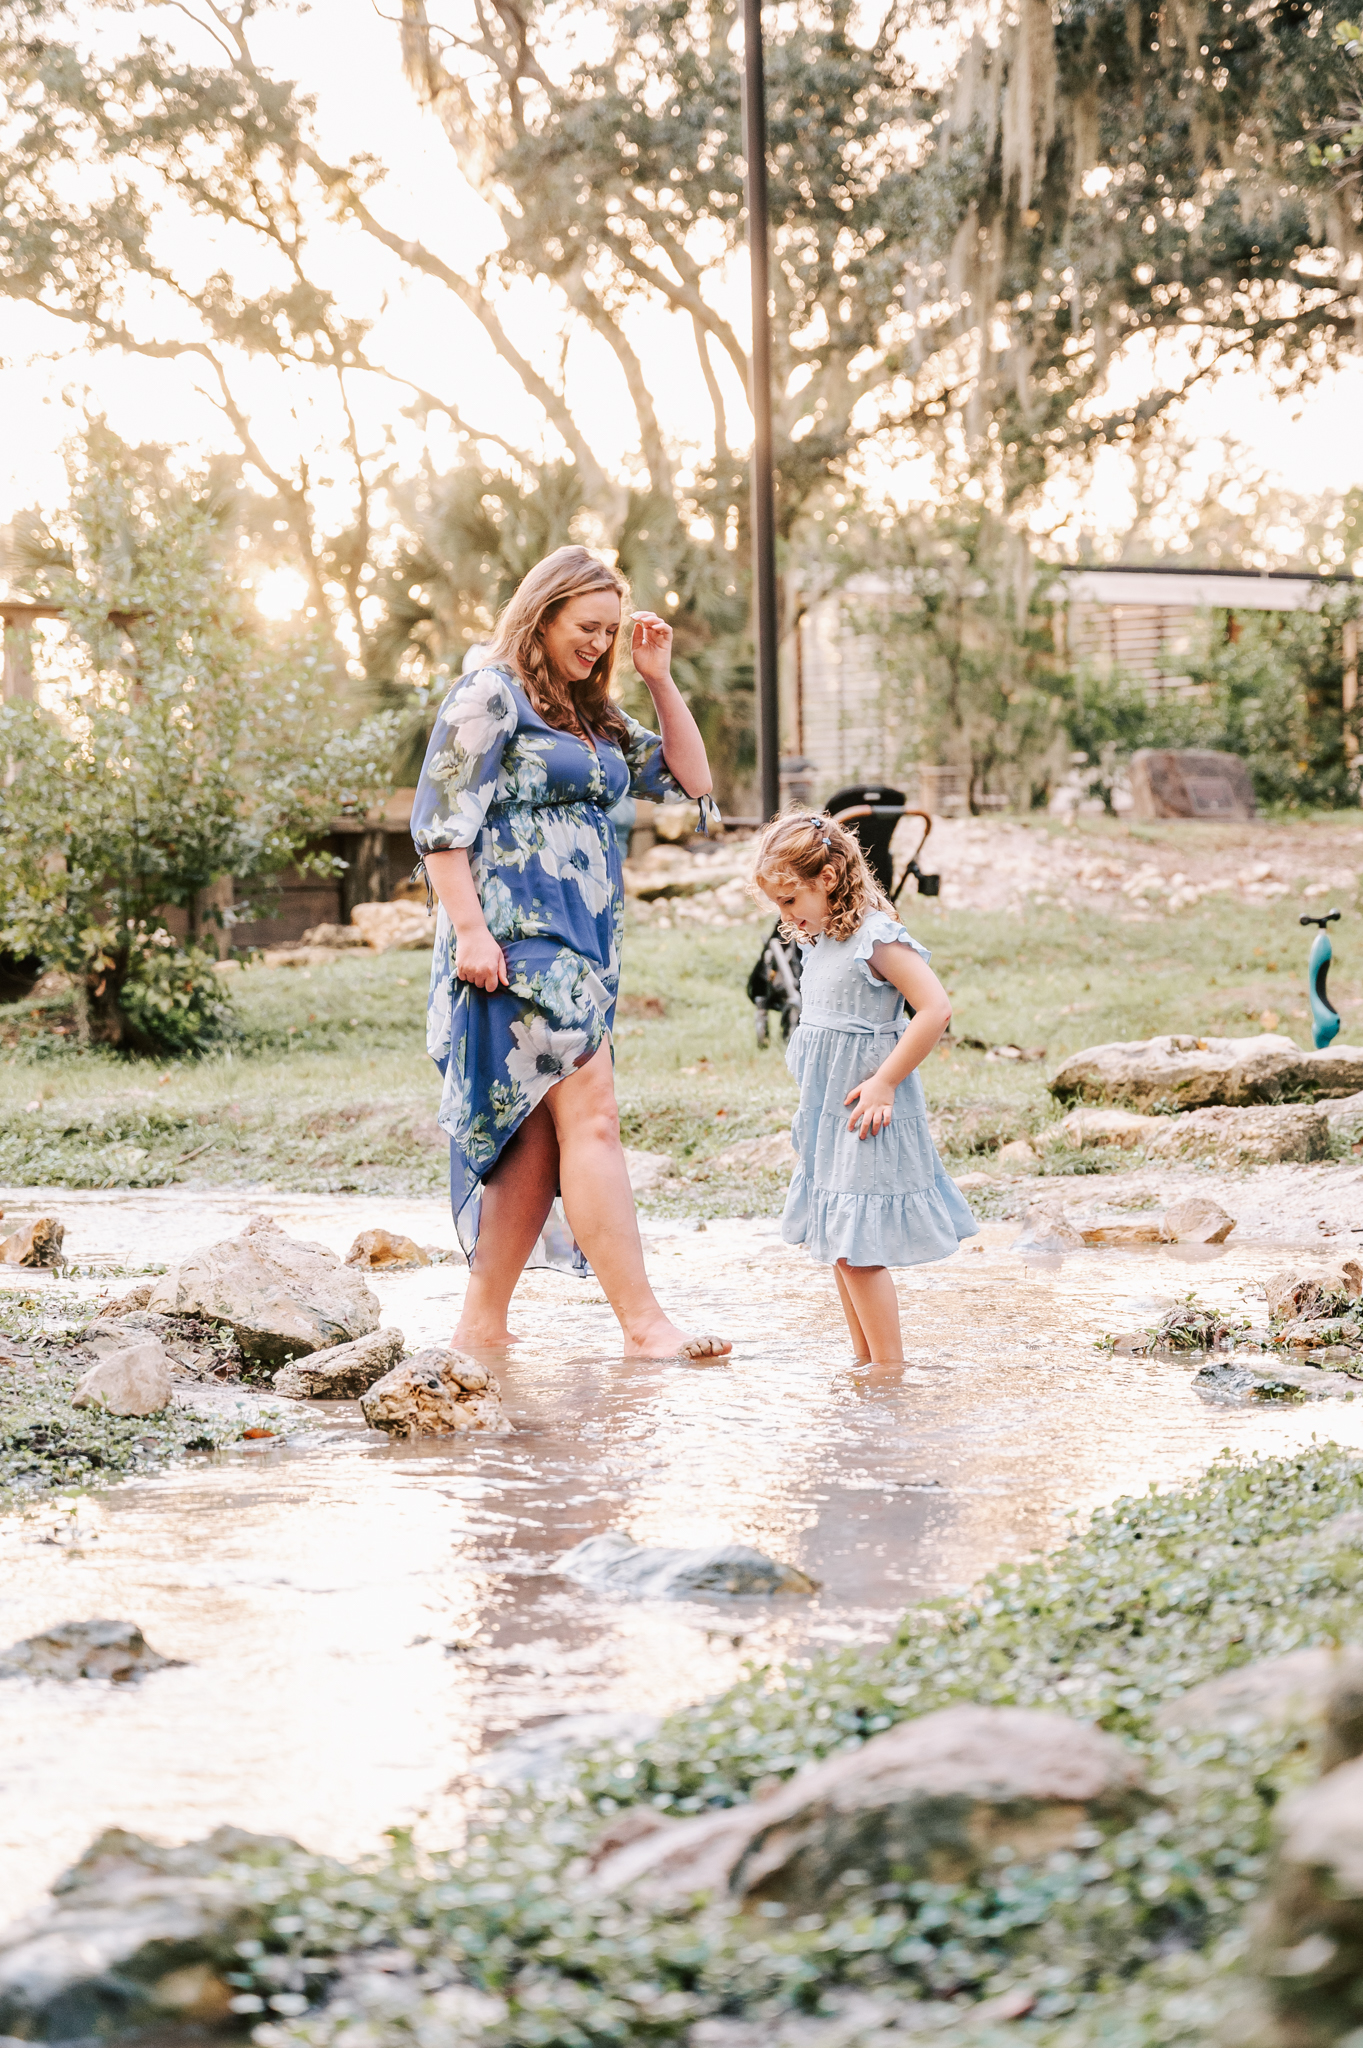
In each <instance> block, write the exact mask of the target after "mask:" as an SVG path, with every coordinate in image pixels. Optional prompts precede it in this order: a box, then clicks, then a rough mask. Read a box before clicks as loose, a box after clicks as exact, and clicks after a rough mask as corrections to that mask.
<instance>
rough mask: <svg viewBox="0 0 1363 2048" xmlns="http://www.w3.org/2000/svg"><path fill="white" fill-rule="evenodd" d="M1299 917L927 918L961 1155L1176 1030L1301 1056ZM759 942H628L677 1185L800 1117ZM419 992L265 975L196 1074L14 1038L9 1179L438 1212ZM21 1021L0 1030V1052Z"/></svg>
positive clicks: (1221, 912) (636, 1093) (765, 1188)
mask: <svg viewBox="0 0 1363 2048" xmlns="http://www.w3.org/2000/svg"><path fill="white" fill-rule="evenodd" d="M1297 914H1298V913H1297V907H1296V904H1295V901H1294V900H1291V901H1280V902H1277V903H1273V904H1270V905H1264V906H1252V905H1247V904H1242V903H1239V902H1236V901H1233V900H1230V899H1227V898H1212V899H1210V900H1209V901H1206V902H1204V903H1201V904H1199V905H1197V906H1196V907H1194V908H1191V909H1189V910H1187V911H1184V912H1182V913H1180V914H1178V915H1176V916H1173V917H1169V918H1161V919H1155V920H1152V921H1150V922H1146V923H1132V922H1129V921H1126V920H1125V919H1124V918H1123V917H1120V916H1098V915H1096V914H1094V913H1092V912H1084V913H1080V912H1074V913H1071V912H1067V911H1064V910H1060V909H1054V908H1047V909H1037V910H1034V911H1032V912H1030V913H1027V914H1025V915H1024V914H1021V913H1007V914H1004V913H978V912H963V911H944V910H941V909H938V908H937V907H936V906H933V905H929V904H923V905H919V906H915V907H914V909H913V911H912V912H911V922H912V924H913V928H914V930H915V932H916V933H917V935H918V936H920V937H921V938H922V939H924V940H925V942H926V943H927V944H928V945H929V946H930V947H931V948H932V950H933V961H934V966H935V967H936V969H937V971H938V972H939V973H940V974H941V975H942V978H943V980H944V981H945V983H946V985H947V987H948V989H949V990H950V991H951V994H952V1000H953V1004H954V1010H955V1015H954V1019H953V1024H952V1040H953V1042H952V1043H950V1044H948V1045H946V1046H944V1047H942V1048H940V1049H939V1050H938V1051H937V1052H935V1053H933V1054H932V1055H931V1057H930V1058H929V1060H928V1062H927V1064H926V1067H925V1069H924V1074H923V1079H924V1084H925V1086H926V1089H927V1094H928V1100H929V1104H930V1106H931V1108H932V1110H933V1112H934V1115H935V1116H936V1118H937V1122H938V1128H939V1131H940V1133H941V1140H942V1145H943V1149H944V1151H945V1153H946V1155H947V1156H948V1158H949V1159H950V1160H952V1161H953V1162H957V1163H960V1162H965V1161H967V1160H969V1159H971V1158H972V1157H973V1156H976V1155H980V1154H987V1153H988V1152H990V1151H992V1150H993V1149H994V1148H995V1147H997V1145H999V1144H1000V1143H1003V1142H1006V1141H1007V1140H1008V1139H1010V1138H1015V1137H1021V1136H1026V1135H1027V1134H1028V1133H1029V1132H1031V1131H1033V1130H1035V1129H1037V1128H1039V1127H1040V1126H1041V1125H1042V1124H1044V1123H1047V1122H1050V1121H1052V1120H1053V1119H1054V1118H1055V1117H1056V1116H1057V1115H1058V1114H1059V1110H1058V1107H1057V1105H1056V1104H1055V1103H1054V1102H1053V1100H1052V1098H1051V1097H1050V1095H1049V1094H1048V1093H1047V1091H1046V1085H1045V1082H1046V1076H1047V1074H1048V1073H1050V1072H1053V1071H1054V1068H1055V1066H1056V1064H1057V1063H1058V1061H1059V1060H1060V1059H1061V1058H1062V1057H1063V1056H1064V1055H1065V1054H1067V1053H1070V1052H1073V1051H1076V1050H1078V1049H1079V1048H1080V1047H1082V1046H1085V1045H1092V1044H1095V1043H1099V1042H1101V1041H1103V1040H1105V1039H1113V1038H1145V1037H1150V1036H1153V1035H1155V1034H1157V1033H1160V1032H1168V1031H1195V1032H1198V1033H1204V1034H1205V1033H1208V1032H1212V1033H1224V1034H1227V1035H1236V1036H1239V1035H1245V1034H1249V1033H1253V1032H1256V1031H1258V1030H1260V1029H1261V1028H1262V1027H1261V1024H1260V1021H1259V1020H1260V1018H1261V1016H1262V1015H1263V1013H1264V1012H1266V1011H1268V1012H1276V1013H1277V1015H1278V1017H1279V1019H1280V1022H1279V1024H1278V1026H1277V1029H1278V1030H1279V1031H1282V1032H1285V1033H1286V1034H1288V1035H1289V1036H1294V1037H1295V1038H1296V1039H1297V1040H1298V1042H1299V1043H1301V1044H1306V1043H1308V1042H1309V1040H1308V1035H1307V1027H1306V1023H1305V1018H1304V1015H1301V1014H1298V1013H1301V1012H1304V1010H1305V1001H1304V981H1305V974H1304V963H1305V956H1306V950H1307V943H1306V941H1307V935H1306V934H1305V933H1304V932H1302V930H1301V929H1300V927H1299V926H1298V924H1297ZM763 931H764V927H763V926H762V925H759V924H756V923H754V924H750V925H741V926H731V927H729V928H728V929H726V930H720V931H710V930H706V929H704V928H703V927H697V928H694V929H686V930H681V929H676V928H674V929H673V930H671V931H668V932H659V931H656V930H654V929H652V928H650V927H648V926H644V925H637V926H633V927H632V928H631V929H630V930H629V932H628V934H627V937H626V942H625V973H624V982H623V989H622V994H623V996H624V998H625V1001H624V1002H623V1003H622V1009H621V1015H620V1018H619V1035H618V1039H617V1046H616V1052H617V1074H618V1092H619V1096H620V1104H621V1112H622V1124H623V1129H624V1135H625V1142H626V1143H627V1144H629V1145H633V1146H637V1147H639V1148H641V1149H643V1150H645V1151H650V1152H660V1153H665V1154H667V1155H668V1156H669V1157H671V1158H672V1160H673V1161H674V1162H675V1165H676V1167H677V1170H678V1173H679V1175H680V1177H682V1178H683V1179H686V1177H687V1176H688V1175H689V1173H690V1171H691V1170H692V1169H694V1168H695V1167H696V1166H698V1165H700V1164H702V1163H703V1162H704V1161H705V1160H706V1159H708V1158H710V1157H712V1156H713V1155H714V1154H715V1153H717V1152H720V1151H722V1150H724V1149H726V1148H727V1147H728V1146H730V1145H733V1144H735V1143H737V1142H739V1141H740V1140H743V1139H747V1138H754V1137H760V1136H763V1135H765V1134H767V1133H769V1132H771V1131H774V1130H779V1129H781V1128H782V1127H783V1126H784V1125H785V1123H786V1122H787V1120H788V1118H789V1115H790V1111H791V1107H792V1105H793V1101H794V1088H793V1085H792V1083H791V1081H790V1078H789V1076H788V1075H787V1073H786V1069H785V1063H784V1059H783V1056H782V1048H781V1046H780V1044H779V1042H778V1043H776V1044H774V1045H772V1046H770V1047H769V1048H768V1049H767V1050H765V1051H759V1050H758V1049H757V1046H756V1043H755V1036H754V1029H753V1011H752V1008H751V1006H750V1005H749V1003H748V1001H747V998H746V996H745V994H744V984H745V982H746V979H747V975H748V970H749V968H750V967H751V965H752V962H753V959H754V958H755V957H756V954H757V950H758V947H759V944H760V942H761V937H762V934H763ZM1337 943H1338V944H1339V946H1340V950H1341V956H1342V957H1341V960H1340V962H1339V966H1338V968H1337V970H1336V971H1335V973H1334V977H1333V981H1332V992H1333V994H1334V997H1335V1000H1336V1002H1337V1003H1338V1005H1339V1007H1340V1009H1341V1012H1342V1014H1343V1016H1344V1019H1345V1024H1344V1031H1343V1037H1344V1038H1345V1039H1346V1040H1348V1039H1350V1038H1351V1037H1352V1036H1353V1035H1354V1022H1355V1019H1356V1018H1357V1013H1358V1011H1359V1010H1360V1009H1363V953H1357V954H1356V953H1355V951H1354V948H1353V947H1352V946H1351V943H1350V931H1349V927H1348V926H1347V925H1346V926H1344V927H1342V928H1340V930H1339V936H1338V938H1337ZM426 972H427V970H426V962H425V958H424V956H423V955H421V954H418V953H395V954H387V955H384V956H382V957H377V958H376V957H373V956H361V957H359V958H356V957H354V956H346V955H342V956H341V958H340V959H339V960H338V962H337V964H336V965H334V966H329V967H321V968H314V969H311V970H304V971H299V970H293V969H290V970H286V971H270V970H265V969H252V970H249V971H248V972H246V973H243V974H242V975H241V976H239V977H234V978H233V979H232V980H231V981H230V983H229V986H230V988H231V991H232V995H233V999H234V1003H235V1006H236V1017H237V1027H238V1035H237V1037H236V1039H235V1040H234V1042H233V1043H232V1044H231V1045H230V1046H229V1047H227V1048H225V1049H224V1050H222V1051H219V1052H215V1053H213V1054H212V1055H210V1056H209V1057H207V1058H204V1059H201V1060H185V1061H178V1062H164V1061H163V1062H155V1063H153V1062H148V1061H139V1060H120V1059H118V1058H117V1057H115V1056H114V1055H112V1054H108V1053H102V1052H101V1053H95V1052H85V1053H82V1052H80V1051H79V1050H77V1049H76V1048H75V1047H73V1046H72V1045H70V1044H69V1043H66V1042H60V1043H54V1042H53V1041H52V1040H51V1038H46V1039H37V1040H33V1039H21V1040H20V1041H19V1042H18V1043H14V1044H11V1045H10V1046H9V1048H8V1050H7V1051H6V1052H5V1053H3V1054H0V1182H5V1183H8V1184H11V1185H14V1184H55V1185H65V1186H70V1187H156V1186H164V1185H167V1184H169V1183H172V1182H177V1181H182V1182H186V1183H189V1184H195V1185H200V1186H217V1185H228V1184H232V1183H240V1182H246V1181H257V1182H259V1181H266V1182H269V1183H272V1184H273V1185H274V1186H275V1187H277V1188H281V1189H316V1190H320V1191H336V1190H345V1189H356V1190H359V1191H361V1192H365V1193H375V1194H383V1193H387V1194H427V1193H434V1192H437V1191H438V1190H439V1189H440V1188H441V1187H442V1186H443V1185H444V1181H445V1158H446V1154H445V1146H444V1142H443V1139H442V1138H441V1136H440V1133H439V1131H438V1129H437V1127H436V1124H435V1113H436V1108H437V1103H438V1083H437V1078H436V1075H435V1073H434V1071H433V1069H432V1067H431V1065H430V1062H429V1061H428V1060H427V1058H426V1054H425V1050H424V1043H423V1035H422V1026H423V1019H424V1012H425V989H426ZM647 997H656V998H658V999H659V1000H660V1002H661V1004H662V1005H663V1006H664V1010H665V1014H664V1015H662V1016H650V1015H647V1014H642V1013H641V1011H642V1008H643V1006H642V1005H641V1004H640V1003H639V1001H638V1000H637V999H640V998H647ZM631 998H634V999H636V1000H635V1001H631V1000H630V999H631ZM17 1014H18V1012H17V1011H15V1010H13V1009H11V1011H10V1012H8V1013H6V1012H5V1011H3V1010H0V1039H3V1037H4V1027H5V1024H6V1019H7V1015H8V1018H9V1020H10V1022H11V1023H12V1022H13V1019H14V1017H15V1016H16V1015H17ZM963 1038H979V1039H981V1040H983V1041H984V1042H985V1043H986V1044H988V1045H998V1044H1008V1043H1013V1044H1017V1045H1021V1046H1023V1047H1033V1046H1045V1048H1046V1058H1045V1060H1044V1061H1037V1062H1031V1063H1020V1062H1018V1063H1009V1062H1005V1061H1001V1060H991V1059H989V1058H987V1057H986V1056H985V1054H984V1053H982V1052H978V1051H971V1050H968V1049H965V1048H963V1047H962V1046H961V1044H960V1042H959V1041H960V1040H961V1039H963ZM1070 1163H1071V1164H1072V1163H1073V1162H1070ZM1081 1163H1085V1162H1081ZM1086 1163H1087V1164H1088V1165H1089V1166H1091V1167H1101V1166H1102V1165H1103V1164H1105V1163H1106V1162H1105V1161H1104V1160H1103V1159H1101V1158H1094V1159H1091V1160H1088V1161H1087V1162H1086ZM781 1186H782V1182H781V1177H780V1176H772V1175H766V1176H760V1177H757V1178H754V1177H752V1176H742V1175H738V1176H734V1175H729V1176H724V1177H719V1178H715V1179H712V1180H697V1181H695V1182H694V1183H692V1182H690V1181H689V1180H687V1185H686V1186H685V1187H684V1189H682V1190H681V1191H675V1190H674V1191H672V1192H671V1193H665V1194H663V1195H661V1196H659V1197H656V1198H654V1205H655V1206H657V1205H661V1206H663V1207H673V1208H675V1207H678V1206H680V1207H684V1208H689V1209H691V1210H693V1211H694V1210H695V1209H697V1208H699V1209H701V1210H707V1209H708V1210H709V1211H710V1212H712V1213H721V1212H724V1211H726V1210H727V1211H728V1212H730V1213H732V1212H733V1211H734V1210H735V1209H738V1210H743V1209H762V1208H764V1207H770V1206H771V1204H772V1203H773V1202H774V1201H776V1200H777V1199H778V1197H779V1194H780V1192H781Z"/></svg>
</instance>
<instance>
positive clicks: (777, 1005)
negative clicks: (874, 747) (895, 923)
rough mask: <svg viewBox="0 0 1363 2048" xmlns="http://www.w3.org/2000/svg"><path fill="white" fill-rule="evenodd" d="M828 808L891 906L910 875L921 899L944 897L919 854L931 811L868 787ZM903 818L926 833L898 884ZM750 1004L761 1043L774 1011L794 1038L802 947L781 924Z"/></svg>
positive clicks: (848, 792) (761, 959)
mask: <svg viewBox="0 0 1363 2048" xmlns="http://www.w3.org/2000/svg"><path fill="white" fill-rule="evenodd" d="M824 809H825V810H826V811H827V812H828V814H829V816H830V817H831V818H833V819H835V820H836V821H837V823H838V824H839V825H846V826H847V827H848V828H849V829H850V830H851V831H853V832H855V833H856V835H857V838H858V839H859V840H860V841H861V848H862V852H863V853H864V854H865V855H866V865H867V866H868V867H869V868H870V870H871V873H872V874H873V875H874V876H875V878H876V880H877V882H879V884H880V886H881V888H882V889H883V890H884V891H885V894H886V895H887V896H888V897H889V899H890V901H891V903H897V902H898V901H899V892H900V890H901V889H902V888H903V886H904V884H905V882H906V881H907V880H908V878H909V876H910V875H912V876H913V877H914V878H915V880H916V881H917V883H918V893H919V895H920V896H936V895H938V894H939V893H940V890H941V886H942V878H941V876H940V875H925V874H924V873H923V870H922V869H921V868H920V867H919V865H918V856H919V854H920V853H921V852H922V851H923V848H924V847H925V846H926V845H927V843H928V834H929V832H931V830H932V819H931V817H930V816H929V814H928V813H927V812H926V811H918V810H914V809H912V808H911V807H910V806H909V805H907V804H906V803H905V801H904V794H903V791H902V790H898V789H887V788H885V787H883V786H881V787H877V788H874V789H873V788H871V787H870V786H869V785H858V786H857V787H856V788H853V789H839V790H836V791H835V792H834V794H833V795H832V796H831V797H830V798H829V799H828V802H827V803H826V804H825V805H824ZM901 818H921V819H922V820H923V831H922V836H921V837H920V839H919V841H918V844H917V846H915V848H914V850H913V853H912V854H911V856H910V857H909V860H908V861H907V863H906V864H905V867H904V871H903V873H902V874H901V875H900V877H899V880H898V881H896V880H895V877H894V859H893V856H892V855H891V852H890V841H891V839H892V838H893V836H894V829H895V826H896V825H897V824H898V823H899V820H900V819H901ZM748 1000H749V1002H750V1003H751V1004H752V1005H753V1008H754V1009H755V1010H756V1011H757V1043H758V1044H759V1045H766V1044H767V1043H768V1042H769V1037H768V1034H769V1031H770V1020H771V1013H772V1011H773V1010H775V1011H777V1012H778V1014H779V1015H780V1019H781V1036H782V1038H783V1039H788V1038H789V1037H790V1034H791V1032H792V1031H793V1030H794V1029H795V1026H796V1025H797V1024H798V1023H799V1021H800V948H799V945H798V944H797V942H796V941H795V940H794V939H783V938H782V937H781V927H780V925H779V923H778V924H776V925H774V926H773V928H772V930H771V933H770V935H769V936H768V938H767V942H766V944H765V945H764V946H763V948H762V951H761V953H760V955H759V956H758V960H757V965H756V966H755V967H754V968H753V971H752V973H751V974H750V975H749V976H748Z"/></svg>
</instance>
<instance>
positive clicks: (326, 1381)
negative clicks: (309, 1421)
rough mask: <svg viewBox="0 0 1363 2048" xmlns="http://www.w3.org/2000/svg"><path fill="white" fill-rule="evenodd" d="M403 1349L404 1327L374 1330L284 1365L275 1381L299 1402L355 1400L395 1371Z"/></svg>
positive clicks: (280, 1391) (276, 1387) (279, 1390)
mask: <svg viewBox="0 0 1363 2048" xmlns="http://www.w3.org/2000/svg"><path fill="white" fill-rule="evenodd" d="M402 1351H403V1336H402V1332H401V1330H375V1331H373V1333H372V1334H371V1335H370V1336H368V1337H357V1338H356V1339H355V1342H354V1343H353V1344H336V1345H333V1347H332V1348H331V1350H330V1351H314V1352H313V1354H312V1356H311V1358H299V1359H295V1361H294V1363H293V1364H292V1365H283V1366H281V1367H280V1369H279V1371H278V1372H277V1373H276V1374H275V1376H274V1380H273V1382H272V1384H273V1386H274V1390H275V1392H276V1393H277V1394H288V1395H290V1396H292V1398H293V1399H294V1400H297V1401H353V1400H355V1399H356V1397H357V1396H358V1395H360V1394H364V1393H367V1392H368V1391H369V1389H370V1387H372V1386H373V1384H374V1382H375V1381H376V1380H381V1379H382V1378H383V1376H384V1374H385V1373H386V1372H391V1371H392V1369H393V1367H394V1366H395V1365H396V1364H397V1362H398V1360H399V1359H400V1358H401V1356H402Z"/></svg>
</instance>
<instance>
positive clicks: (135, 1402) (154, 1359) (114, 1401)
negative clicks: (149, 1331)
mask: <svg viewBox="0 0 1363 2048" xmlns="http://www.w3.org/2000/svg"><path fill="white" fill-rule="evenodd" d="M174 1387H175V1374H174V1370H173V1368H172V1366H171V1362H170V1359H169V1358H168V1357H167V1355H166V1347H165V1345H164V1344H162V1343H161V1341H160V1340H159V1338H156V1337H147V1338H144V1340H143V1341H142V1342H141V1343H140V1344H138V1343H128V1344H125V1345H123V1346H122V1347H121V1348H119V1349H111V1350H109V1351H106V1352H105V1354H104V1356H103V1357H102V1358H101V1359H100V1361H99V1364H98V1365H92V1366H91V1368H90V1370H89V1372H87V1373H86V1374H85V1375H84V1377H83V1378H82V1379H79V1380H77V1382H76V1390H75V1392H74V1393H73V1394H72V1396H71V1406H72V1407H73V1408H107V1409H108V1411H109V1413H110V1414H111V1415H159V1414H160V1412H161V1410H162V1409H163V1408H168V1407H169V1406H170V1401H171V1395H172V1393H173V1391H174Z"/></svg>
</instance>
